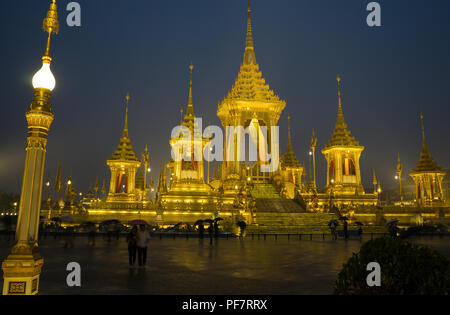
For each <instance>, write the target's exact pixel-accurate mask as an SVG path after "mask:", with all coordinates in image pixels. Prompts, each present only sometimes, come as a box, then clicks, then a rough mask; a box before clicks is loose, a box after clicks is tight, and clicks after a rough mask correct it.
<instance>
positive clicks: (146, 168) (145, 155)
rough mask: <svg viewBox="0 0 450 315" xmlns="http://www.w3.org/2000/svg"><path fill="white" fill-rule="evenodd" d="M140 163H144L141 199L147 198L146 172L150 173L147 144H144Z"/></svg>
mask: <svg viewBox="0 0 450 315" xmlns="http://www.w3.org/2000/svg"><path fill="white" fill-rule="evenodd" d="M142 163H143V164H144V198H143V200H147V199H148V198H147V192H148V191H147V173H150V168H149V163H150V154H149V153H148V145H145V151H144V153H142Z"/></svg>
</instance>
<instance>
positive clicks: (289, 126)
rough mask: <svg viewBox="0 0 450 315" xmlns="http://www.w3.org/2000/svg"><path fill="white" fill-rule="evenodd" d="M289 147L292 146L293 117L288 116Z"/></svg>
mask: <svg viewBox="0 0 450 315" xmlns="http://www.w3.org/2000/svg"><path fill="white" fill-rule="evenodd" d="M288 146H291V115H288Z"/></svg>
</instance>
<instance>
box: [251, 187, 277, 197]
mask: <svg viewBox="0 0 450 315" xmlns="http://www.w3.org/2000/svg"><path fill="white" fill-rule="evenodd" d="M252 197H253V198H255V199H279V198H281V197H280V194H279V193H278V192H277V191H276V190H275V187H273V185H272V184H256V185H255V186H254V187H253V189H252Z"/></svg>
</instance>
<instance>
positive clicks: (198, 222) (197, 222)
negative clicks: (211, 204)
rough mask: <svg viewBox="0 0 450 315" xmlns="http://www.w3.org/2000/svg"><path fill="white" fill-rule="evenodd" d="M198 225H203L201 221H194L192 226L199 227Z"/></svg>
mask: <svg viewBox="0 0 450 315" xmlns="http://www.w3.org/2000/svg"><path fill="white" fill-rule="evenodd" d="M200 224H203V220H197V221H195V223H194V226H196V225H200Z"/></svg>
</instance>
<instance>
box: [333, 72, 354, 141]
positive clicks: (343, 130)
mask: <svg viewBox="0 0 450 315" xmlns="http://www.w3.org/2000/svg"><path fill="white" fill-rule="evenodd" d="M336 81H337V84H338V113H337V118H336V125H335V127H334V131H333V134H332V135H331V139H330V140H329V141H328V144H327V145H326V147H332V146H338V145H339V146H359V143H358V141H356V140H355V137H353V136H352V135H351V133H350V131H349V130H348V128H347V124H346V123H345V119H344V112H343V111H342V100H341V77H340V76H339V75H338V76H337V78H336Z"/></svg>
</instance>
